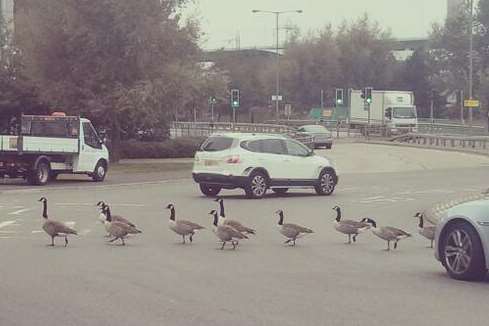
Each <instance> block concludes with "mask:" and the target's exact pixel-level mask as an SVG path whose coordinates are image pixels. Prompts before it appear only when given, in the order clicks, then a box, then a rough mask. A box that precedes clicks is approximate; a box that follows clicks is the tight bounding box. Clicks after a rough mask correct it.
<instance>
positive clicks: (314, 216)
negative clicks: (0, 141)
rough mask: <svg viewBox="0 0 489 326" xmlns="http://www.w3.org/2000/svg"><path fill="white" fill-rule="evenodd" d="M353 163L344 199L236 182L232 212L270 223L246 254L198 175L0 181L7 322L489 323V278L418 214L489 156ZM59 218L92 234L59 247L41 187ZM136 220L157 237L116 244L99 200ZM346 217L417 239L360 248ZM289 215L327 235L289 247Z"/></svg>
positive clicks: (345, 155)
mask: <svg viewBox="0 0 489 326" xmlns="http://www.w3.org/2000/svg"><path fill="white" fill-rule="evenodd" d="M321 153H322V154H326V155H328V156H331V157H332V158H333V159H334V160H335V162H336V164H337V165H338V168H339V170H340V171H341V172H342V174H341V179H340V185H339V186H338V188H337V191H336V193H335V194H334V195H333V196H331V197H318V196H316V195H314V193H313V191H309V190H305V191H293V192H292V193H291V194H289V195H287V196H285V197H277V196H275V195H270V196H269V197H267V198H266V199H264V200H246V199H244V197H243V194H242V192H241V191H230V192H223V195H224V198H225V204H226V209H227V213H228V215H229V217H231V218H233V219H239V220H241V221H242V222H243V223H244V224H247V225H249V226H253V227H255V228H256V229H257V235H256V237H252V238H251V239H250V240H248V241H243V242H242V243H241V244H240V246H239V248H238V249H237V250H236V251H232V250H229V249H226V250H224V251H221V250H219V246H220V245H219V244H218V243H217V239H216V238H215V236H214V234H213V233H212V232H211V231H210V226H211V216H209V215H208V212H209V211H210V210H211V209H213V208H216V207H217V206H216V203H215V202H213V201H212V200H210V199H207V198H205V197H203V196H201V194H200V193H199V191H198V189H197V187H196V185H195V184H193V182H192V181H191V180H190V179H183V180H177V181H172V180H163V179H164V178H159V177H158V176H157V175H154V176H152V177H151V180H146V179H144V180H141V181H142V182H141V183H138V182H137V180H135V179H131V180H130V181H131V182H127V180H123V181H121V182H118V181H117V177H116V176H112V178H111V179H110V180H109V182H108V183H107V184H105V185H100V184H99V185H94V184H92V183H86V182H71V183H69V184H63V186H57V185H55V186H49V187H46V188H32V187H30V186H19V185H15V186H12V185H2V186H0V192H1V193H0V259H1V261H0V293H1V295H0V325H2V326H17V325H18V326H26V325H29V326H37V325H39V326H41V325H64V326H69V325H87V326H95V325H104V326H107V325H118V326H125V325H128V326H129V325H131V326H133V325H143V326H149V325H213V326H215V325H267V326H268V325H280V326H287V325H315V326H317V325H457V324H463V325H486V324H487V320H488V319H489V312H488V311H487V310H486V308H485V307H486V305H487V298H488V295H489V281H486V282H482V283H465V282H457V281H454V280H451V279H449V278H448V277H447V276H446V274H445V272H444V270H443V268H442V267H441V265H440V264H439V263H438V262H436V261H435V259H434V257H433V252H432V250H431V249H429V248H427V246H428V245H429V243H428V241H425V240H424V239H422V238H421V237H420V236H417V234H415V233H416V220H415V218H414V217H413V215H414V213H416V212H417V211H419V210H422V209H424V208H426V207H428V206H430V205H431V204H433V203H435V202H437V201H440V200H444V199H447V198H451V197H456V196H458V195H459V194H461V193H466V192H477V191H481V190H483V189H487V188H488V187H489V173H488V170H489V158H487V157H483V156H475V155H469V154H461V153H445V152H438V151H427V150H420V149H413V148H401V147H388V146H374V145H363V144H338V146H336V148H335V149H334V150H333V151H327V152H324V151H323V152H321ZM41 196H46V197H47V198H48V200H49V214H50V217H51V218H53V219H57V220H60V221H64V222H68V223H70V224H71V225H74V227H75V228H76V229H77V230H78V231H79V233H80V235H79V236H78V237H72V238H71V242H70V245H69V246H68V248H64V247H62V246H61V244H62V242H63V241H62V240H61V239H58V244H59V245H60V246H56V247H55V248H51V247H47V246H46V245H47V244H48V243H49V241H50V240H49V238H48V236H47V235H46V234H45V233H43V232H41V208H42V207H41V204H40V203H39V202H37V200H38V199H39V197H41ZM99 200H105V201H107V202H109V203H111V204H112V213H113V214H121V215H125V216H127V217H129V218H130V219H131V220H133V222H135V223H136V224H137V225H138V227H139V228H140V229H142V230H143V234H141V235H138V236H134V237H132V238H130V239H128V240H127V245H126V246H125V247H122V246H119V245H114V244H107V243H106V239H105V238H104V230H103V226H102V225H101V224H100V223H99V222H98V221H97V211H96V209H95V203H96V202H97V201H99ZM170 202H172V203H174V204H175V206H176V210H177V218H186V219H192V220H194V221H195V222H198V223H200V224H202V225H205V226H207V227H208V229H207V230H204V231H203V232H201V233H200V234H198V235H197V236H196V237H195V238H194V243H193V244H191V245H182V244H180V241H181V238H179V237H178V236H176V235H175V234H174V233H172V232H171V231H170V230H168V224H167V223H168V217H169V214H168V211H167V210H165V209H164V207H165V206H166V205H167V204H168V203H170ZM335 205H340V206H341V207H342V208H343V215H344V217H346V218H355V219H357V218H360V217H365V216H368V217H374V218H375V219H376V220H377V222H378V224H379V225H391V226H397V227H401V228H403V229H405V230H406V231H410V232H412V233H413V234H415V236H414V237H413V238H412V239H407V240H404V241H402V242H400V246H399V249H398V250H397V251H391V252H385V251H383V249H384V248H385V243H384V242H382V241H380V240H379V239H377V238H376V237H374V236H373V235H372V234H370V233H366V234H363V235H361V236H360V237H359V238H358V242H357V243H356V244H353V245H347V244H345V241H346V237H344V236H342V235H341V234H338V233H337V232H336V231H335V230H334V229H333V223H332V222H333V219H334V217H335V212H334V211H333V210H332V209H331V208H332V207H333V206H335ZM277 209H283V210H284V211H285V220H286V222H292V223H298V224H302V225H304V226H307V227H310V228H312V229H313V230H314V231H315V233H314V234H312V235H310V236H308V237H305V238H303V239H300V240H298V242H297V246H296V247H288V246H285V245H284V244H283V241H284V239H283V238H282V237H281V235H280V234H279V233H278V231H277V227H276V224H277V216H276V215H275V214H274V212H275V211H276V210H277Z"/></svg>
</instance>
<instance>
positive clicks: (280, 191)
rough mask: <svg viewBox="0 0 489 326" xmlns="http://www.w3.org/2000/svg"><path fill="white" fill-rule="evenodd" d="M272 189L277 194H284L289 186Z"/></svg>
mask: <svg viewBox="0 0 489 326" xmlns="http://www.w3.org/2000/svg"><path fill="white" fill-rule="evenodd" d="M272 191H273V192H274V193H276V194H277V195H285V194H286V193H287V191H289V188H272Z"/></svg>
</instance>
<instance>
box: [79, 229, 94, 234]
mask: <svg viewBox="0 0 489 326" xmlns="http://www.w3.org/2000/svg"><path fill="white" fill-rule="evenodd" d="M90 232H92V230H90V229H84V230H82V231H81V232H80V233H79V234H80V235H87V234H89V233H90Z"/></svg>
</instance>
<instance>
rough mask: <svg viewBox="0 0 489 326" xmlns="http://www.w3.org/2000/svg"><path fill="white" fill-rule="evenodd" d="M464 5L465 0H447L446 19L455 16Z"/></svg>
mask: <svg viewBox="0 0 489 326" xmlns="http://www.w3.org/2000/svg"><path fill="white" fill-rule="evenodd" d="M464 5H465V0H447V19H453V18H456V17H457V16H458V15H459V14H460V12H461V11H462V9H463V6H464Z"/></svg>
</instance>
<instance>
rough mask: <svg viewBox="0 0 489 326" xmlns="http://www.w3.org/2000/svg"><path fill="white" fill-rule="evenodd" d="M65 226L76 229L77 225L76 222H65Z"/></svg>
mask: <svg viewBox="0 0 489 326" xmlns="http://www.w3.org/2000/svg"><path fill="white" fill-rule="evenodd" d="M64 225H66V226H67V227H69V228H74V227H75V225H76V222H74V221H68V222H64Z"/></svg>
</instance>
